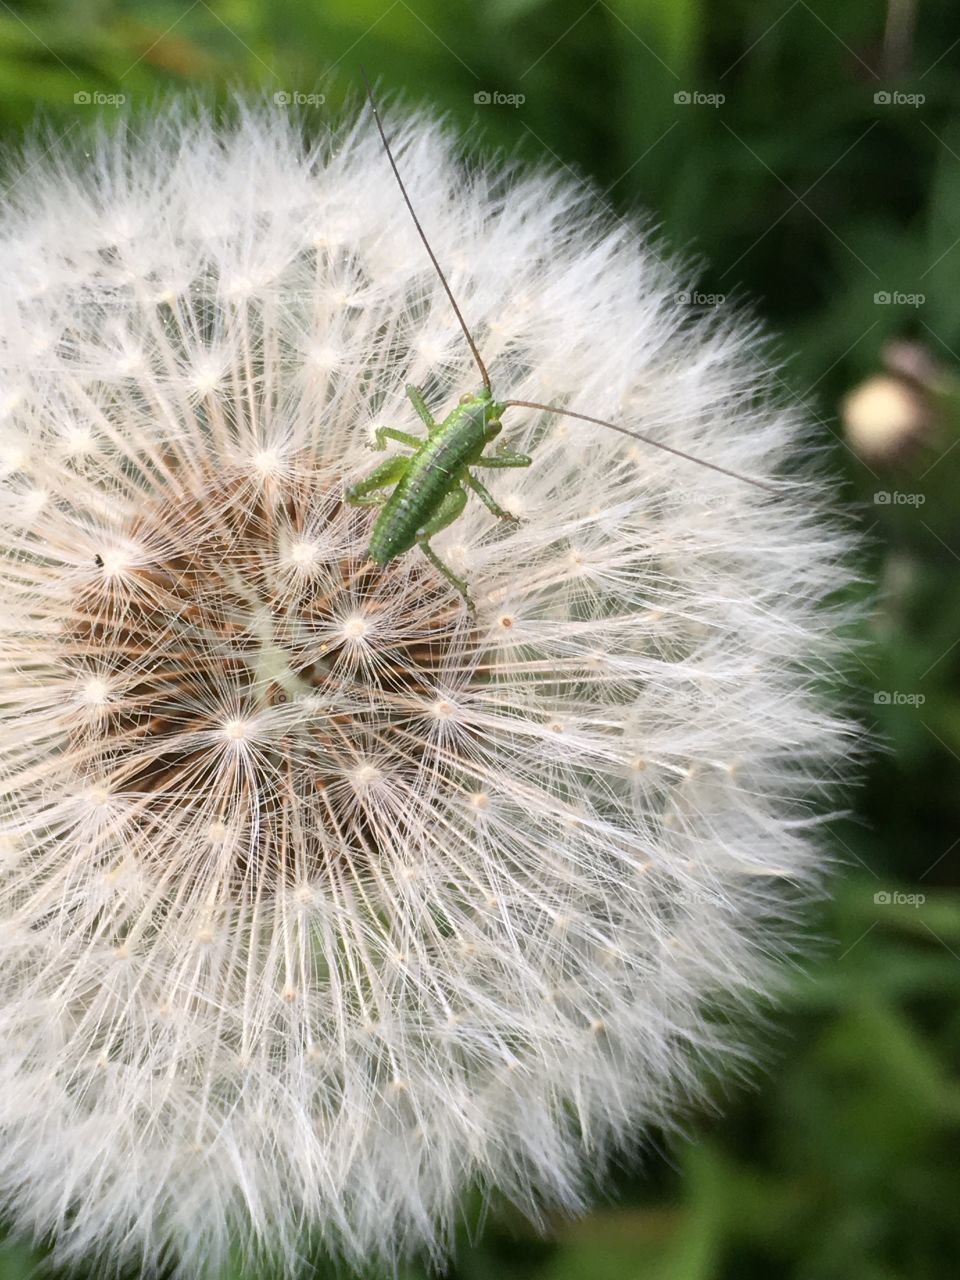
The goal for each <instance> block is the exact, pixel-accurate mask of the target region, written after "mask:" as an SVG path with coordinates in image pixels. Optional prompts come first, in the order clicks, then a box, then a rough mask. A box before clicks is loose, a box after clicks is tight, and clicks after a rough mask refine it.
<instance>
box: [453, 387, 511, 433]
mask: <svg viewBox="0 0 960 1280" xmlns="http://www.w3.org/2000/svg"><path fill="white" fill-rule="evenodd" d="M460 403H461V404H462V405H476V406H478V407H480V408H482V409H483V435H484V439H485V440H486V441H487V443H489V442H490V441H491V440H495V439H496V438H497V436H498V435H499V434H500V432H501V431H502V430H503V423H502V422H501V421H500V419H501V417H502V416H503V413H504V411H505V410H506V408H507V406H506V405H505V404H501V403H500V402H499V401H498V400H494V398H493V394H492V392H491V391H490V388H489V387H482V388H481V389H480V390H479V391H477V392H473V393H470V392H468V393H467V394H466V395H463V396H461V397H460Z"/></svg>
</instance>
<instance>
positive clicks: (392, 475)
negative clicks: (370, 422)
mask: <svg viewBox="0 0 960 1280" xmlns="http://www.w3.org/2000/svg"><path fill="white" fill-rule="evenodd" d="M382 429H383V430H389V428H382ZM408 465H409V459H408V458H404V457H400V458H388V459H387V460H386V462H381V463H380V465H379V467H375V468H374V470H373V471H371V472H370V474H369V475H368V476H367V478H366V480H361V481H359V482H358V483H357V484H352V485H351V486H350V488H349V489H348V490H347V491H346V493H345V494H344V495H343V496H344V501H345V502H348V503H349V504H350V505H351V506H352V507H379V506H380V505H381V504H382V503H383V502H385V501H386V496H385V495H384V494H380V493H377V490H378V489H388V488H389V487H390V485H392V484H397V483H398V482H399V481H401V480H402V479H403V477H404V475H405V474H406V470H407V466H408Z"/></svg>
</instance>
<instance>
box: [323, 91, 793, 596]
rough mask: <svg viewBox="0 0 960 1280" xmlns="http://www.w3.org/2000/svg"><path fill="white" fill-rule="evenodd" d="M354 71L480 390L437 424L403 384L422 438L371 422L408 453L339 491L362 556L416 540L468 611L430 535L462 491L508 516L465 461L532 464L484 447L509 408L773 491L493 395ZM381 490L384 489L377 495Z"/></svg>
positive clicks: (457, 507) (494, 465)
mask: <svg viewBox="0 0 960 1280" xmlns="http://www.w3.org/2000/svg"><path fill="white" fill-rule="evenodd" d="M361 75H363V79H364V84H365V86H366V90H367V96H368V97H369V99H370V106H371V108H372V110H373V116H374V119H375V121H376V124H377V129H378V130H379V133H380V138H381V141H382V142H383V147H384V150H385V152H386V154H387V159H388V160H389V162H390V166H391V168H392V169H393V174H394V177H395V178H396V180H397V184H398V185H399V187H400V192H401V194H402V196H403V199H404V202H405V204H406V206H407V209H408V210H409V212H410V216H411V218H412V219H413V223H414V226H415V227H416V229H417V232H418V234H419V236H420V239H421V240H422V241H423V245H424V248H425V249H426V251H427V254H428V255H429V257H430V261H431V263H432V264H433V267H434V269H435V270H436V272H437V276H438V277H439V279H440V282H441V284H442V285H443V288H444V291H445V292H446V295H447V297H448V299H449V301H450V305H451V307H452V308H453V312H454V314H455V315H456V318H457V320H458V322H459V324H460V328H461V329H462V330H463V334H464V337H465V338H466V340H467V343H468V344H469V347H470V351H471V353H472V355H473V359H474V361H475V362H476V365H477V368H478V370H479V371H480V376H481V378H482V380H483V387H482V388H481V390H480V391H477V392H475V393H467V394H466V395H464V396H461V398H460V403H459V404H458V405H457V406H456V408H454V409H453V410H451V412H450V413H449V414H447V416H446V417H445V418H443V419H442V421H440V422H436V421H435V420H434V418H433V415H432V414H431V412H430V410H429V408H428V407H427V404H426V402H425V401H424V398H423V395H422V394H421V392H420V391H419V389H418V388H417V387H415V386H411V385H408V386H407V388H406V391H407V395H408V397H409V398H410V401H411V403H412V405H413V407H414V409H415V410H416V412H417V415H418V416H419V418H420V419H421V421H422V422H423V424H424V426H425V427H426V429H427V435H426V437H425V438H423V437H420V436H415V435H412V434H410V433H409V432H406V431H398V430H396V429H394V428H393V427H378V428H377V430H376V433H375V439H376V445H375V447H376V448H377V449H385V448H386V447H387V441H388V440H392V441H395V442H397V443H398V444H403V445H406V446H408V447H409V448H411V449H412V450H413V453H412V454H399V455H397V456H395V457H392V458H388V459H387V460H386V461H385V462H383V463H381V464H380V466H378V467H377V468H375V470H374V471H373V472H371V474H370V475H369V476H367V478H366V479H365V480H361V481H360V482H359V483H358V484H355V485H353V486H351V487H350V488H349V489H348V490H347V492H346V494H345V500H346V501H347V502H348V503H350V504H351V505H354V506H366V507H380V508H381V510H380V514H379V515H378V516H377V518H376V520H375V522H374V525H373V531H372V534H371V538H370V546H369V551H368V554H369V556H370V559H371V560H372V561H373V562H374V563H375V564H378V565H386V564H388V563H389V562H390V561H391V560H393V559H395V558H396V557H397V556H401V555H403V554H404V553H405V552H407V551H410V550H411V549H412V548H413V547H414V546H418V547H419V548H420V550H421V551H422V552H423V554H424V555H425V556H426V557H427V559H428V560H429V561H430V563H431V564H432V565H433V566H434V568H436V569H437V570H438V571H439V572H440V573H441V574H443V576H444V577H445V578H446V579H447V581H448V582H450V583H451V585H452V586H453V587H455V588H456V590H457V592H458V593H459V595H460V597H461V599H462V600H463V602H464V604H465V605H466V607H467V609H468V610H469V611H470V612H471V613H472V612H473V611H474V605H473V601H472V599H471V597H470V592H469V589H468V586H467V583H466V582H465V581H464V580H463V579H462V578H460V577H458V576H457V574H455V573H454V572H453V570H452V569H451V568H450V566H449V565H447V564H445V563H444V562H443V560H441V558H440V557H439V556H438V555H437V553H436V552H435V551H434V550H433V548H432V547H431V546H430V539H431V538H432V537H433V536H434V535H435V534H437V533H439V532H440V531H441V530H442V529H445V528H447V526H448V525H451V524H453V522H454V521H455V520H456V519H457V518H458V516H459V515H460V514H461V512H462V511H463V509H464V507H465V505H466V502H467V494H468V491H470V492H472V493H474V494H475V495H476V496H477V497H478V498H479V499H480V500H481V502H483V503H484V504H485V505H486V506H487V507H488V509H489V510H490V511H491V512H492V513H493V514H494V515H495V516H497V518H498V519H500V520H515V519H516V517H515V516H512V515H511V514H510V512H509V511H505V510H504V509H503V507H501V506H500V505H499V503H498V502H497V501H496V499H495V498H494V497H493V495H492V494H491V493H490V492H489V490H488V489H487V488H486V486H485V485H484V484H483V483H482V482H481V481H480V480H478V479H477V477H476V476H475V475H474V474H473V472H472V471H471V467H486V468H490V469H502V468H506V467H529V466H530V465H531V463H532V462H533V459H532V458H530V457H528V456H527V455H526V454H523V453H515V452H512V451H511V450H509V449H506V448H504V447H503V446H500V447H499V448H498V449H497V451H496V452H495V453H493V454H486V453H484V450H485V449H486V448H487V446H488V445H489V444H491V443H492V442H493V441H494V440H495V439H496V437H497V436H498V435H499V434H500V432H501V430H502V428H503V423H502V421H501V419H502V415H503V413H504V411H505V410H507V409H509V408H526V409H540V410H542V411H543V412H544V413H554V414H558V415H560V416H563V417H568V418H577V419H579V420H580V421H581V422H591V423H595V424H596V425H597V426H601V427H608V428H609V429H610V430H611V431H618V432H620V433H621V434H622V435H626V436H630V437H631V438H632V439H634V440H639V441H641V442H642V443H644V444H649V445H652V446H653V447H654V448H656V449H663V450H665V451H666V452H667V453H672V454H674V455H675V456H676V457H678V458H683V459H684V460H685V461H687V462H695V463H697V464H698V465H699V466H702V467H708V468H709V469H710V470H711V471H719V472H721V473H722V474H724V475H728V476H732V477H733V478H734V479H737V480H743V481H744V482H745V483H747V484H751V485H754V486H756V487H757V488H758V489H766V490H768V491H771V492H774V491H775V490H774V486H773V485H770V484H768V483H766V482H765V481H762V480H757V479H754V478H753V477H751V476H746V475H742V474H741V473H739V472H736V471H731V470H729V469H728V468H727V467H721V466H718V465H717V464H715V463H713V462H707V461H705V460H704V459H702V458H696V457H694V456H693V455H692V454H689V453H685V452H684V451H683V450H682V449H675V448H674V447H673V446H672V445H668V444H664V443H663V442H662V441H660V440H654V439H652V438H650V437H649V436H645V435H643V434H641V433H640V432H638V431H632V430H629V429H628V428H627V427H622V426H620V425H619V424H618V423H615V422H607V421H606V420H605V419H603V418H594V417H592V416H591V415H590V414H586V413H576V412H574V411H573V410H571V409H564V408H563V407H561V406H559V405H551V404H540V403H538V402H536V401H533V400H496V399H494V396H493V388H492V385H491V381H490V375H489V373H488V372H487V367H486V365H485V364H484V362H483V358H482V356H481V355H480V352H479V350H478V348H477V345H476V343H475V341H474V339H473V336H472V335H471V333H470V330H469V328H468V327H467V323H466V321H465V320H464V318H463V314H462V312H461V310H460V307H459V305H458V304H457V300H456V298H455V297H454V295H453V291H452V290H451V288H450V285H449V284H448V282H447V278H446V276H445V275H444V273H443V271H442V269H441V267H440V263H439V262H438V261H437V258H436V255H435V254H434V252H433V249H432V248H431V246H430V242H429V240H428V239H427V236H426V233H425V232H424V230H423V227H422V226H421V224H420V220H419V218H418V217H417V213H416V210H415V209H414V207H413V203H412V202H411V200H410V197H409V195H408V194H407V189H406V187H405V186H404V183H403V179H402V178H401V176H400V171H399V169H398V168H397V163H396V160H395V159H394V155H393V152H392V150H391V148H390V143H389V142H388V141H387V135H386V131H385V130H384V127H383V121H382V120H381V118H380V111H379V108H378V107H377V102H376V99H375V98H374V95H373V89H372V88H371V86H370V83H369V81H368V80H367V77H366V75H365V74H364V73H363V72H362V70H361ZM386 490H391V492H390V493H389V494H386V495H385V491H386Z"/></svg>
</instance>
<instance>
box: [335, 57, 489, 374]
mask: <svg viewBox="0 0 960 1280" xmlns="http://www.w3.org/2000/svg"><path fill="white" fill-rule="evenodd" d="M360 75H361V76H362V77H363V83H364V85H365V86H366V90H367V97H368V98H369V99H370V106H371V107H372V108H373V118H374V120H376V122H377V129H378V130H379V131H380V139H381V141H382V142H383V149H384V151H386V153H387V159H388V160H389V161H390V168H391V169H392V170H393V176H394V177H395V178H396V180H397V185H398V186H399V188H400V194H401V195H402V196H403V199H404V202H405V203H406V206H407V208H408V209H409V210H410V217H411V218H412V219H413V225H414V226H415V227H416V228H417V232H418V234H419V236H420V239H421V240H422V241H423V247H424V248H425V249H426V251H427V253H428V254H429V255H430V261H431V262H432V263H433V265H434V268H435V270H436V273H437V275H438V276H439V277H440V283H441V284H442V285H443V287H444V289H445V290H446V294H447V297H448V298H449V299H450V305H451V307H453V310H454V313H455V314H456V317H457V319H458V320H459V321H460V328H461V329H462V330H463V336H464V337H465V338H466V340H467V342H468V343H469V344H470V350H471V351H472V352H473V358H474V360H476V362H477V368H478V369H479V370H480V376H481V378H483V385H484V386H485V387H486V389H487V391H489V390H490V389H491V388H490V375H489V373H487V366H486V365H485V364H484V363H483V359H482V357H481V355H480V352H479V351H478V350H477V344H476V343H475V342H474V340H473V337H472V336H471V334H470V330H469V329H468V328H467V322H466V320H464V318H463V313H462V312H461V310H460V308H459V307H458V306H457V300H456V298H455V297H454V296H453V290H452V289H451V288H450V286H449V284H447V277H446V276H445V275H444V274H443V271H442V270H441V268H440V263H439V262H438V261H437V255H436V254H435V253H434V252H433V250H432V249H431V248H430V241H429V240H428V239H427V236H426V232H425V231H424V229H423V227H422V226H421V225H420V219H419V218H418V217H417V214H416V210H415V209H414V207H413V203H412V202H411V200H410V197H409V196H408V195H407V188H406V187H405V186H404V185H403V179H402V178H401V177H400V170H399V169H398V168H397V162H396V160H394V158H393V152H392V151H391V150H390V143H389V142H388V141H387V135H386V133H385V131H384V128H383V121H382V120H381V119H380V111H379V109H378V107H377V101H376V98H374V96H373V89H372V88H371V86H370V81H369V80H368V79H367V73H366V72H365V71H364V69H363V67H361V68H360Z"/></svg>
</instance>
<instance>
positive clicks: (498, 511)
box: [463, 471, 517, 523]
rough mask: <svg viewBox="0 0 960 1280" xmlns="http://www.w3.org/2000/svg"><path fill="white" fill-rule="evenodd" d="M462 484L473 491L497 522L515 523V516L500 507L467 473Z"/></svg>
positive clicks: (474, 477)
mask: <svg viewBox="0 0 960 1280" xmlns="http://www.w3.org/2000/svg"><path fill="white" fill-rule="evenodd" d="M463 483H464V484H465V485H467V486H468V487H469V488H471V489H472V490H473V492H474V493H475V494H476V495H477V497H478V498H479V499H480V501H481V502H482V503H483V505H484V506H485V507H486V508H487V510H488V511H492V512H493V514H494V515H495V516H496V517H497V519H498V520H512V521H514V523H516V521H517V516H515V515H513V514H512V513H511V512H509V511H507V510H506V509H505V508H503V507H501V505H500V503H499V502H498V501H497V500H496V498H495V497H494V496H493V494H492V493H491V492H490V490H489V489H488V488H487V486H486V485H484V484H481V483H480V481H479V480H478V479H477V477H476V476H472V475H471V474H470V472H469V471H467V472H465V474H464V477H463ZM464 496H466V495H464Z"/></svg>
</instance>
